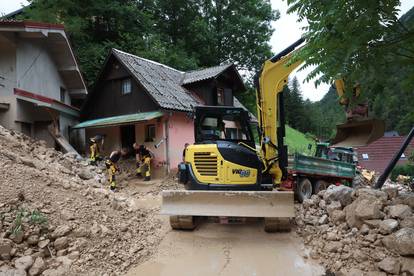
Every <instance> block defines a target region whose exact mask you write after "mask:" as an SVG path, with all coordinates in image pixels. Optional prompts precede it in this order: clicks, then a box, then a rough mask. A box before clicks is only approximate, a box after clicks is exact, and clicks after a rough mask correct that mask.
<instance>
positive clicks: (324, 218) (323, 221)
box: [319, 215, 328, 224]
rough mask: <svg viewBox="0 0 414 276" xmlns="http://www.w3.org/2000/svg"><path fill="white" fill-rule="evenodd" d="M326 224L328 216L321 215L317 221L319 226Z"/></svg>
mask: <svg viewBox="0 0 414 276" xmlns="http://www.w3.org/2000/svg"><path fill="white" fill-rule="evenodd" d="M327 222H328V216H327V215H323V216H322V217H321V218H320V219H319V224H326V223H327Z"/></svg>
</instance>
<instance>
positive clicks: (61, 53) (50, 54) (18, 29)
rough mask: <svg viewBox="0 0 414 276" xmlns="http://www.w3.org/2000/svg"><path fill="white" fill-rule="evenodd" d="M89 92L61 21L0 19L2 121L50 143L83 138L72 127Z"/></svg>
mask: <svg viewBox="0 0 414 276" xmlns="http://www.w3.org/2000/svg"><path fill="white" fill-rule="evenodd" d="M86 95H87V89H86V85H85V82H84V80H83V78H82V75H81V73H80V70H79V67H78V64H77V61H76V58H75V56H74V53H73V51H72V48H71V46H70V43H69V39H68V37H67V35H66V33H65V30H64V26H63V25H60V24H47V23H41V22H31V21H16V20H0V124H1V125H3V126H5V127H7V128H9V129H13V130H17V131H20V132H23V133H25V134H26V135H28V136H31V137H33V138H36V139H42V140H44V141H46V143H47V145H48V146H51V147H54V146H56V145H57V144H58V143H57V142H56V141H61V139H62V138H64V141H65V142H67V141H68V140H69V139H70V138H72V141H73V142H74V143H82V141H81V140H80V139H82V138H83V137H82V136H81V135H79V137H70V133H71V130H70V128H71V126H73V125H75V124H77V123H79V116H80V109H79V107H80V105H81V102H82V101H83V99H84V98H86ZM57 137H59V138H57ZM67 145H69V144H68V143H67Z"/></svg>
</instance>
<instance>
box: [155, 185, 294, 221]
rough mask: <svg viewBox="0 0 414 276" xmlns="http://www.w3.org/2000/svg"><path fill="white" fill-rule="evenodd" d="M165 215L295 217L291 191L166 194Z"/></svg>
mask: <svg viewBox="0 0 414 276" xmlns="http://www.w3.org/2000/svg"><path fill="white" fill-rule="evenodd" d="M161 214H163V215H170V216H219V217H264V218H291V217H294V216H295V212H294V204H293V192H290V191H199V190H193V191H189V190H167V191H162V207H161Z"/></svg>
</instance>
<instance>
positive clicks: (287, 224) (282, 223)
mask: <svg viewBox="0 0 414 276" xmlns="http://www.w3.org/2000/svg"><path fill="white" fill-rule="evenodd" d="M291 227H292V225H291V221H290V219H289V218H264V230H265V231H266V232H268V233H275V232H289V231H290V229H291Z"/></svg>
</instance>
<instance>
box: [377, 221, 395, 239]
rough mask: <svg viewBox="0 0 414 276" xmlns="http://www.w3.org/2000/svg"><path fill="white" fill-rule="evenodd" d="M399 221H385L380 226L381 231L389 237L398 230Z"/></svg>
mask: <svg viewBox="0 0 414 276" xmlns="http://www.w3.org/2000/svg"><path fill="white" fill-rule="evenodd" d="M397 228H398V221H396V220H395V219H385V220H383V221H381V223H380V225H379V231H380V233H381V234H383V235H388V234H391V233H392V232H394V231H395V230H397Z"/></svg>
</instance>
